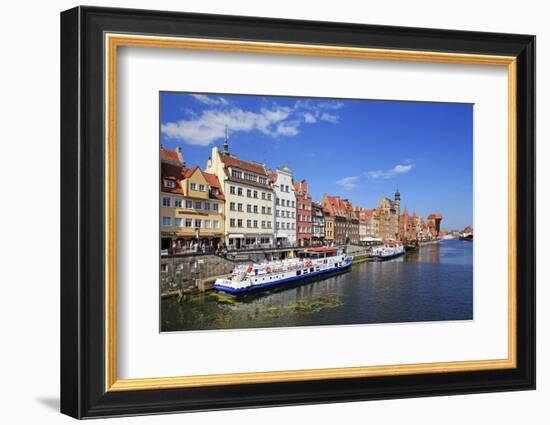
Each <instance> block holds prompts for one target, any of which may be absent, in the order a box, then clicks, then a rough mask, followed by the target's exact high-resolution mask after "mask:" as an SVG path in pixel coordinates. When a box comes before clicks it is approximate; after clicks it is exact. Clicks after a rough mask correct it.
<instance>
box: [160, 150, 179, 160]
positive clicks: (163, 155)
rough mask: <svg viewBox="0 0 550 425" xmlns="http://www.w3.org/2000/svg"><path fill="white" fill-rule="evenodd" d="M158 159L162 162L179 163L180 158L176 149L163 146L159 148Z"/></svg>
mask: <svg viewBox="0 0 550 425" xmlns="http://www.w3.org/2000/svg"><path fill="white" fill-rule="evenodd" d="M160 160H161V161H162V162H175V163H177V164H180V158H179V155H178V153H177V152H176V151H171V150H169V149H166V148H164V147H162V148H160Z"/></svg>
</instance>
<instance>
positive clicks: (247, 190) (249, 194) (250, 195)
mask: <svg viewBox="0 0 550 425" xmlns="http://www.w3.org/2000/svg"><path fill="white" fill-rule="evenodd" d="M246 196H247V197H249V198H251V197H252V191H251V190H250V189H246Z"/></svg>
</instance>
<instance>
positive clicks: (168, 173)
mask: <svg viewBox="0 0 550 425" xmlns="http://www.w3.org/2000/svg"><path fill="white" fill-rule="evenodd" d="M197 171H198V172H200V173H202V175H203V176H204V179H205V180H206V182H207V183H208V185H210V187H214V188H216V189H218V193H217V194H216V195H214V194H212V192H210V199H218V200H220V201H224V200H225V196H224V194H223V190H222V187H221V184H220V181H219V180H218V177H216V176H215V175H214V174H210V173H206V172H204V171H202V170H201V169H200V168H199V167H198V166H195V167H193V168H184V167H181V166H177V165H173V164H171V163H166V162H163V163H162V167H161V175H162V182H161V185H162V191H163V192H169V193H178V194H180V195H183V187H182V184H181V182H182V181H183V180H185V179H188V178H190V177H191V176H192V175H193V174H195V173H196V172H197ZM166 180H172V181H174V182H175V183H176V186H175V187H173V188H171V187H168V186H167V185H166Z"/></svg>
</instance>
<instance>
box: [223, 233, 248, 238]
mask: <svg viewBox="0 0 550 425" xmlns="http://www.w3.org/2000/svg"><path fill="white" fill-rule="evenodd" d="M227 237H228V238H232V239H243V238H244V235H243V234H242V233H238V234H237V233H233V234H231V233H230V234H229V235H227Z"/></svg>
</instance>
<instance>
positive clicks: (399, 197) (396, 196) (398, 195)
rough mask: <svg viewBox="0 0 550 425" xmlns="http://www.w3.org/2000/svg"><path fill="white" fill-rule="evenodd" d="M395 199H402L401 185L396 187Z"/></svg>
mask: <svg viewBox="0 0 550 425" xmlns="http://www.w3.org/2000/svg"><path fill="white" fill-rule="evenodd" d="M395 200H396V201H399V200H401V194H400V193H399V187H397V188H396V189H395Z"/></svg>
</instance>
